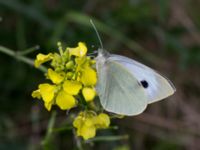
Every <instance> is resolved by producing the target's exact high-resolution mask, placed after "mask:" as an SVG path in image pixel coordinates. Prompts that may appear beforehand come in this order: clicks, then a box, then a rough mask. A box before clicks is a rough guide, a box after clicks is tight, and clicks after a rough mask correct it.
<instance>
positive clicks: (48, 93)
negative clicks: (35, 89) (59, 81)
mask: <svg viewBox="0 0 200 150" xmlns="http://www.w3.org/2000/svg"><path fill="white" fill-rule="evenodd" d="M55 89H56V86H55V85H51V84H47V83H44V84H40V85H39V90H40V94H41V96H42V99H43V100H44V102H45V103H49V102H51V101H52V100H53V98H54V92H55Z"/></svg>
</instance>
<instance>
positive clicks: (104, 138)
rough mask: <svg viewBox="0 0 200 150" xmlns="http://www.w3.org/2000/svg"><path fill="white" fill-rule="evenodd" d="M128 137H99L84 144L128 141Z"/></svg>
mask: <svg viewBox="0 0 200 150" xmlns="http://www.w3.org/2000/svg"><path fill="white" fill-rule="evenodd" d="M128 138H129V136H128V135H120V136H99V137H95V138H93V139H90V140H87V141H86V143H90V142H99V141H119V140H126V139H128Z"/></svg>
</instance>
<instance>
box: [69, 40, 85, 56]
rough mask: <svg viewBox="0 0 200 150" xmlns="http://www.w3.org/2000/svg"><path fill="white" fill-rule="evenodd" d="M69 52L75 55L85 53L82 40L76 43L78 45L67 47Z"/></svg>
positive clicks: (83, 54)
mask: <svg viewBox="0 0 200 150" xmlns="http://www.w3.org/2000/svg"><path fill="white" fill-rule="evenodd" d="M68 50H69V54H70V55H74V56H77V57H83V56H85V55H86V53H87V47H86V45H85V44H84V43H83V42H79V43H78V47H75V48H68Z"/></svg>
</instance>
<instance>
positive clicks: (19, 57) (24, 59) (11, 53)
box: [0, 46, 47, 72]
mask: <svg viewBox="0 0 200 150" xmlns="http://www.w3.org/2000/svg"><path fill="white" fill-rule="evenodd" d="M0 52H2V53H4V54H7V55H9V56H11V57H13V58H15V59H17V60H19V61H22V62H24V63H26V64H28V65H30V66H34V60H32V59H30V58H27V57H25V56H22V55H20V54H19V53H18V52H15V51H13V50H11V49H9V48H6V47H3V46H0ZM38 69H39V70H41V71H43V72H46V71H47V69H46V68H45V67H44V66H40V67H39V68H38Z"/></svg>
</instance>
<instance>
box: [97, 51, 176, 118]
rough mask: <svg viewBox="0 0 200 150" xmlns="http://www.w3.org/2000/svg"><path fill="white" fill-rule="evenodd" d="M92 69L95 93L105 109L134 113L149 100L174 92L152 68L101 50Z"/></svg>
mask: <svg viewBox="0 0 200 150" xmlns="http://www.w3.org/2000/svg"><path fill="white" fill-rule="evenodd" d="M96 68H97V74H98V83H97V86H96V89H97V93H98V95H99V97H100V102H101V104H102V106H103V108H104V109H105V110H107V111H109V112H113V113H116V114H120V115H137V114H140V113H142V112H143V111H144V110H145V108H146V107H147V105H148V104H149V103H153V102H156V101H159V100H161V99H163V98H166V97H168V96H170V95H172V94H173V93H174V92H175V88H174V86H173V84H172V83H171V82H170V81H169V80H168V79H167V78H165V77H163V76H162V75H160V74H158V73H157V72H156V71H154V70H153V69H151V68H149V67H147V66H145V65H143V64H141V63H139V62H137V61H135V60H133V59H130V58H128V57H124V56H120V55H114V54H109V53H108V52H106V51H104V50H102V49H100V50H99V54H98V56H97V57H96Z"/></svg>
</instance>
